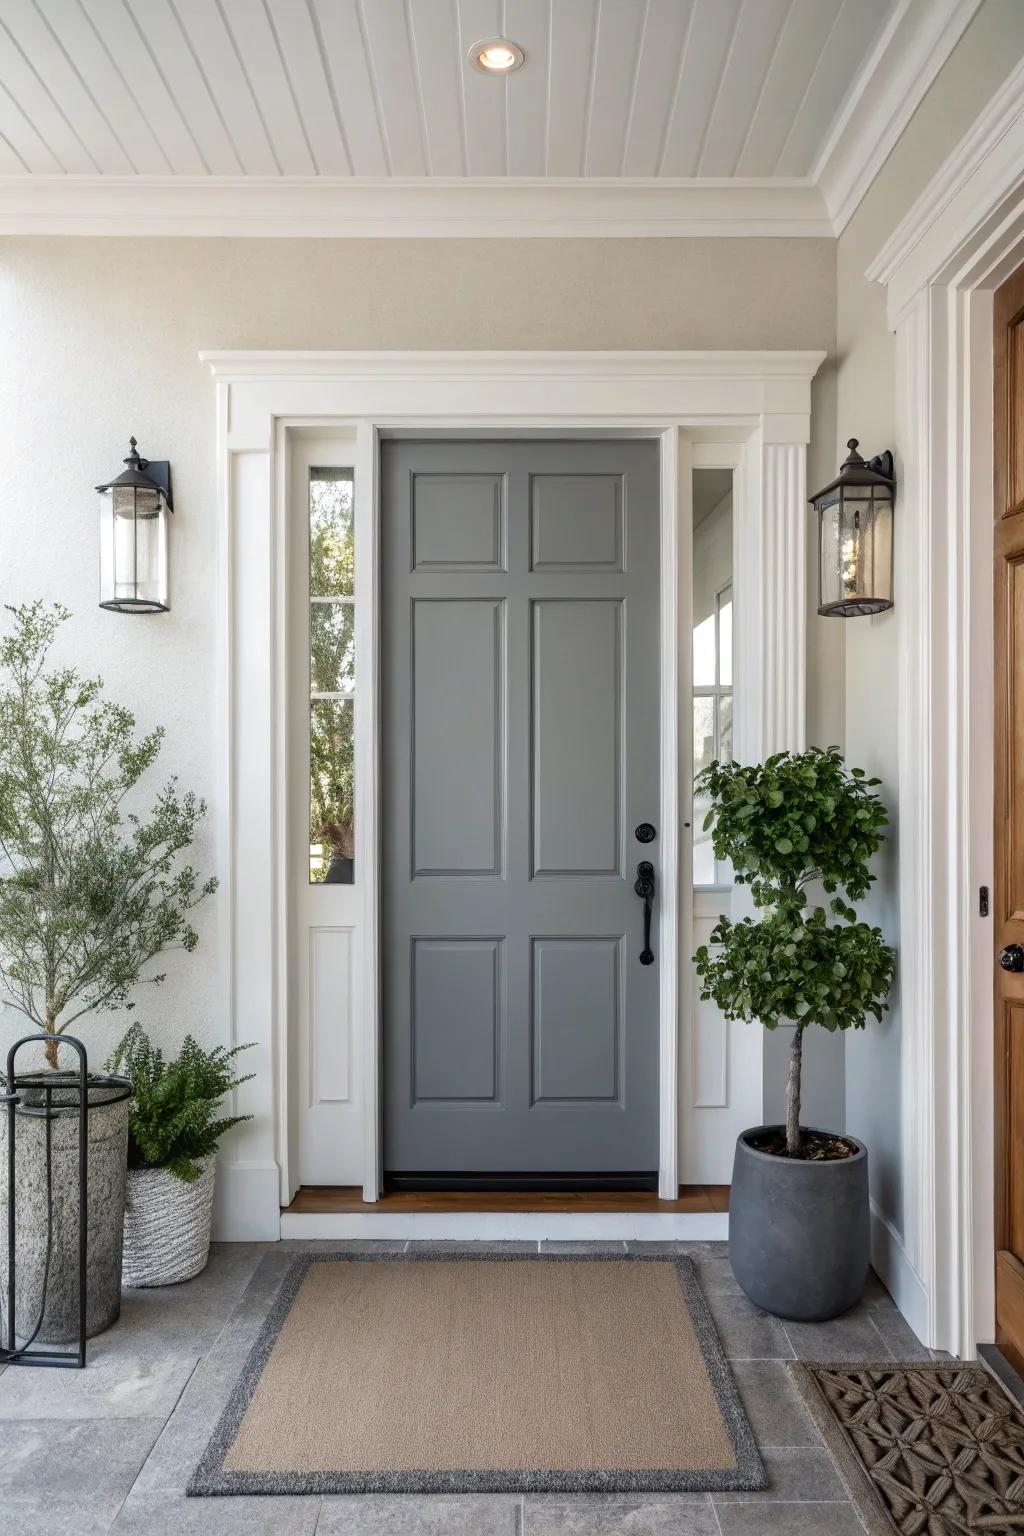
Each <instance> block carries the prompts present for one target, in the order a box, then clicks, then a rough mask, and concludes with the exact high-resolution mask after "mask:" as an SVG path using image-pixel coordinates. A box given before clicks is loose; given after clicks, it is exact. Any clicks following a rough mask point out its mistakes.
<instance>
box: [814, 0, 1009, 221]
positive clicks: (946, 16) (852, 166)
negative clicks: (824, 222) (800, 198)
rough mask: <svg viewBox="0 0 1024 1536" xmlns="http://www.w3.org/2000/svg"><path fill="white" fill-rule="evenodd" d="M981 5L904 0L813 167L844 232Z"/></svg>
mask: <svg viewBox="0 0 1024 1536" xmlns="http://www.w3.org/2000/svg"><path fill="white" fill-rule="evenodd" d="M980 5H981V0H899V4H898V5H897V6H896V8H895V9H894V11H893V13H892V15H891V17H890V18H889V21H888V22H887V24H886V26H885V27H884V28H883V30H882V33H881V35H880V36H879V38H878V40H877V42H876V43H875V46H874V48H873V49H872V50H871V52H870V53H869V54H868V57H867V58H866V59H865V60H864V63H863V65H862V66H861V69H860V71H859V73H858V75H857V78H856V80H855V81H854V83H853V86H852V88H851V89H850V91H849V92H848V93H847V96H846V100H845V102H844V104H843V110H842V112H841V113H840V115H839V117H838V118H837V120H836V122H835V124H834V126H833V128H832V131H831V133H830V134H829V136H828V138H827V139H826V141H825V143H824V145H823V146H822V149H821V153H820V154H819V156H818V159H817V161H816V162H815V164H814V166H813V168H812V170H811V180H812V181H813V182H814V184H815V185H816V186H818V187H820V188H821V191H822V195H823V196H824V199H825V204H826V207H827V208H828V212H829V217H830V219H831V221H832V227H833V231H834V233H835V234H836V236H837V237H838V236H839V235H841V234H842V232H843V230H844V229H845V228H846V226H847V224H848V223H849V222H850V220H851V219H852V217H853V215H854V214H855V213H856V211H857V209H858V207H859V206H860V204H861V202H862V201H863V199H864V197H865V196H866V195H867V192H868V189H869V188H870V186H871V183H872V182H873V181H874V179H875V177H876V176H877V175H878V173H879V171H880V170H881V169H882V166H883V165H884V164H885V162H886V160H887V159H888V158H889V156H890V154H891V153H892V151H893V149H894V148H895V146H896V144H897V142H898V140H899V138H900V136H901V135H902V133H903V132H904V130H905V128H906V127H907V125H908V124H909V122H910V119H911V118H912V117H913V115H914V113H915V112H916V111H917V109H918V107H919V106H920V105H921V102H922V101H923V100H924V98H925V96H926V95H927V93H928V90H929V88H930V86H931V85H932V82H933V81H934V80H935V77H936V75H937V74H938V73H939V70H940V69H941V68H942V66H943V65H944V64H945V62H946V60H947V59H948V58H949V56H950V54H951V53H952V52H953V49H954V48H955V47H956V45H957V43H958V42H959V41H960V39H961V37H962V36H963V34H964V32H965V31H966V30H967V27H968V25H969V23H970V22H971V20H972V18H973V17H974V15H975V13H976V12H977V10H978V9H979V7H980Z"/></svg>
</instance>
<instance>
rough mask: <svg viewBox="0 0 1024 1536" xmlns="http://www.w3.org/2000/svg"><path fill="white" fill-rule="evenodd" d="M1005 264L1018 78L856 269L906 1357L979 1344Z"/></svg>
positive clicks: (1021, 71) (988, 1081)
mask: <svg viewBox="0 0 1024 1536" xmlns="http://www.w3.org/2000/svg"><path fill="white" fill-rule="evenodd" d="M1022 261H1024V65H1019V66H1018V67H1017V68H1016V69H1015V70H1014V72H1013V73H1012V74H1011V75H1010V77H1009V78H1008V79H1007V81H1006V83H1005V84H1004V86H1003V87H1002V89H1001V90H1000V91H999V92H998V93H997V94H996V96H995V97H994V98H993V100H992V101H991V103H990V104H989V106H988V107H987V108H986V109H985V111H984V112H983V113H982V114H981V115H980V116H979V117H978V119H977V120H976V122H975V123H974V124H973V126H972V127H971V128H970V129H969V131H968V132H967V134H966V135H965V136H964V138H963V140H962V141H961V143H960V144H959V145H958V146H957V148H956V149H955V150H954V151H953V153H952V154H951V155H950V156H949V158H948V159H947V160H946V162H945V163H944V164H943V165H942V166H941V167H940V168H939V170H938V171H937V172H936V174H935V176H934V177H933V179H932V181H931V182H929V184H928V186H927V187H926V188H925V189H924V191H923V192H922V193H921V195H920V197H919V198H918V199H917V201H916V202H915V203H914V205H913V206H912V207H911V208H910V210H909V211H908V213H907V215H906V217H905V218H904V219H903V221H902V222H901V223H900V225H899V226H898V227H897V229H896V230H895V232H894V233H893V235H892V236H891V237H890V239H889V240H888V241H887V242H886V244H885V246H884V247H883V249H882V250H881V251H880V252H879V254H878V256H877V257H876V258H875V260H874V261H873V262H872V264H871V266H870V267H869V268H868V271H867V276H868V277H869V278H871V279H873V280H875V281H878V282H881V283H884V284H886V286H887V300H888V315H889V323H890V326H891V327H892V329H893V330H894V331H895V333H896V396H897V412H898V420H897V423H896V440H897V447H898V450H899V453H898V459H897V476H898V501H897V506H896V528H897V540H898V553H897V568H898V570H899V574H900V588H899V591H898V593H897V595H896V609H897V616H898V648H899V657H898V667H899V675H900V710H899V713H900V719H899V754H898V755H899V825H900V849H899V855H900V857H899V862H900V877H899V879H900V930H901V931H900V947H901V977H902V982H901V985H902V1037H901V1041H902V1043H901V1050H902V1056H901V1082H902V1095H901V1100H902V1103H901V1110H902V1127H901V1166H902V1172H903V1199H904V1212H905V1215H904V1224H903V1228H904V1229H903V1231H902V1233H899V1232H896V1231H895V1230H894V1229H893V1227H892V1226H891V1224H890V1223H888V1222H887V1221H886V1220H885V1219H884V1217H882V1216H881V1213H878V1212H876V1213H875V1244H874V1259H875V1265H876V1268H878V1269H879V1270H880V1272H881V1273H882V1276H883V1279H885V1280H886V1282H887V1284H888V1285H889V1288H890V1290H891V1291H892V1293H893V1295H894V1296H895V1298H896V1300H897V1302H898V1303H899V1305H900V1307H901V1309H902V1310H903V1312H904V1313H905V1315H906V1316H907V1318H908V1319H909V1321H910V1322H911V1324H912V1325H913V1327H914V1329H915V1332H917V1333H918V1335H919V1336H920V1337H921V1338H922V1339H923V1340H924V1342H925V1343H926V1344H928V1345H930V1346H931V1347H932V1348H935V1349H944V1350H948V1351H950V1353H952V1354H954V1355H962V1356H965V1357H972V1356H973V1355H974V1354H975V1352H976V1346H977V1344H979V1343H984V1342H989V1341H991V1340H992V1339H993V1338H994V1327H995V1271H994V1260H995V1235H994V1219H993V1218H994V1203H995V1193H994V1189H995V1186H994V1155H993V1154H994V1147H993V1132H992V1121H993V1109H994V1074H993V1008H992V987H993V982H992V967H993V964H994V958H995V957H994V948H993V939H992V933H993V928H992V922H991V919H987V918H982V917H981V916H980V914H979V909H978V891H979V887H980V886H981V885H988V886H990V887H991V885H992V876H993V851H992V821H993V710H992V695H993V640H992V548H993V546H992V527H993V461H992V391H993V375H992V292H993V290H994V289H995V288H997V287H998V286H999V285H1000V283H1001V282H1003V280H1004V279H1005V278H1006V277H1007V276H1008V275H1009V274H1010V272H1012V271H1013V270H1015V268H1016V267H1018V266H1019V265H1020V264H1021V262H1022Z"/></svg>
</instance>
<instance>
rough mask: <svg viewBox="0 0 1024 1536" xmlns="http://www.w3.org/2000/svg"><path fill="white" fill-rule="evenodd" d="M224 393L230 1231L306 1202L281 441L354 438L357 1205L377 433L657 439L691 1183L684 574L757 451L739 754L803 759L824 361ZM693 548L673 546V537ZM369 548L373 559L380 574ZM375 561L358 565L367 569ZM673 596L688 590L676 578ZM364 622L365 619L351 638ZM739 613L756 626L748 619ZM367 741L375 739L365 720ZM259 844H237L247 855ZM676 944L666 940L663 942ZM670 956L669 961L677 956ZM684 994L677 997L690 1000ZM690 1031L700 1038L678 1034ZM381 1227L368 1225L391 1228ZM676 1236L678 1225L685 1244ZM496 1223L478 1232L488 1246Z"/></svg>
mask: <svg viewBox="0 0 1024 1536" xmlns="http://www.w3.org/2000/svg"><path fill="white" fill-rule="evenodd" d="M200 355H201V357H202V358H203V360H204V361H205V362H206V363H207V364H208V365H209V366H210V368H211V370H212V372H213V374H214V376H215V378H216V381H217V385H216V387H217V396H218V408H217V421H218V447H217V453H218V487H219V496H220V521H219V529H220V539H219V544H220V561H219V569H220V583H221V585H220V593H221V616H220V619H221V637H222V644H221V647H220V649H221V697H222V700H223V709H222V710H221V715H220V718H221V721H222V725H221V761H222V765H223V770H222V771H223V775H224V786H223V787H224V798H223V802H222V803H223V804H224V805H225V806H226V807H227V815H226V826H225V827H224V829H223V833H222V836H223V843H222V860H223V868H222V874H223V876H224V884H225V886H226V888H227V890H228V906H227V925H226V926H227V932H226V935H225V940H224V943H225V953H224V956H223V962H224V964H223V975H224V977H225V998H224V1001H225V1008H226V1011H227V1015H228V1018H229V1020H230V1031H231V1038H232V1039H253V1038H254V1037H255V1039H256V1042H257V1049H256V1051H255V1052H254V1053H253V1054H254V1057H255V1061H254V1063H253V1064H254V1067H255V1070H256V1073H257V1076H256V1078H255V1080H254V1081H253V1083H251V1084H246V1085H245V1087H244V1088H243V1089H241V1090H240V1091H239V1095H238V1099H239V1108H240V1110H241V1112H243V1113H246V1112H251V1113H253V1115H254V1119H253V1121H252V1122H251V1123H250V1124H249V1125H247V1126H245V1127H244V1128H242V1130H241V1132H240V1133H239V1135H238V1136H237V1137H235V1138H233V1139H232V1144H231V1147H230V1149H228V1150H227V1151H226V1152H225V1155H224V1157H223V1159H222V1165H223V1176H222V1178H221V1180H220V1191H221V1194H220V1198H219V1203H218V1224H217V1230H218V1232H219V1234H220V1235H221V1236H223V1237H238V1238H250V1237H257V1236H258V1237H269V1236H276V1235H278V1234H279V1232H280V1217H279V1206H280V1205H281V1204H286V1203H287V1201H288V1199H289V1198H290V1196H291V1194H292V1193H293V1191H294V1187H295V1175H294V1169H293V1168H291V1167H290V1162H293V1159H290V1155H289V1134H288V1120H289V1116H288V1108H287V1107H288V1103H289V1080H288V1050H287V1031H286V1020H287V1008H288V986H287V972H286V965H287V953H286V944H285V938H284V935H285V933H286V926H287V925H286V922H285V921H284V914H283V898H282V892H283V889H284V883H283V881H282V870H283V865H282V861H283V860H284V859H285V857H286V848H285V846H284V844H283V840H282V827H283V822H284V818H283V816H282V806H283V803H284V800H283V797H284V795H285V793H286V783H285V777H284V774H283V772H282V766H281V764H282V756H283V754H282V752H281V746H280V722H281V720H282V718H283V716H282V706H283V687H284V669H285V663H286V651H285V630H286V626H285V623H284V618H285V614H284V606H285V604H286V603H287V600H288V594H287V591H286V590H285V583H284V578H283V573H282V569H281V561H280V550H281V548H282V528H283V520H284V517H285V515H286V499H287V498H286V496H285V489H284V488H285V486H286V484H287V471H286V466H285V465H283V464H281V463H280V462H278V461H279V460H280V459H281V458H282V457H286V456H287V445H288V436H289V430H290V428H292V427H295V428H308V427H310V426H316V427H318V428H319V429H320V430H327V429H329V428H331V427H334V426H337V427H339V428H344V429H347V430H350V431H351V430H352V429H353V428H354V429H355V431H356V435H357V449H356V453H357V488H356V518H357V525H356V537H357V550H361V551H362V552H363V555H362V558H363V559H364V564H363V566H362V570H361V573H359V572H357V626H359V625H360V624H361V628H360V629H359V630H358V631H357V642H356V643H357V674H358V677H361V678H362V679H363V682H362V684H360V682H359V681H358V677H357V688H360V687H362V688H363V689H368V690H369V693H368V694H364V695H360V697H361V698H362V699H363V702H362V703H360V702H359V699H357V711H359V714H360V718H361V720H362V721H363V722H364V724H363V726H362V728H361V731H360V744H359V745H358V746H357V771H358V772H360V780H359V783H358V784H357V796H358V800H357V816H358V820H357V833H356V836H357V844H356V859H357V868H358V869H359V870H360V874H359V876H358V877H357V878H358V879H360V880H361V881H362V882H363V891H364V907H363V912H362V916H361V921H360V931H359V933H358V934H357V935H356V943H355V949H356V955H357V957H358V963H359V965H360V977H359V979H358V980H357V982H356V987H357V998H358V1006H357V1010H356V1017H357V1019H358V1026H359V1028H360V1029H361V1031H362V1034H363V1047H364V1048H363V1051H362V1061H363V1063H364V1074H363V1113H364V1138H363V1139H364V1147H365V1159H364V1166H363V1169H362V1183H363V1186H364V1193H365V1198H367V1199H369V1200H372V1199H376V1197H377V1192H378V1189H379V1182H380V1166H381V1165H380V1073H379V1052H380V1020H379V1005H378V999H379V963H380V962H379V888H378V858H377V854H378V850H379V846H380V845H379V812H378V802H379V730H378V729H377V718H376V713H375V711H376V699H377V694H378V688H379V633H378V625H379V604H378V603H377V595H376V594H377V582H378V573H377V549H378V543H379V539H378V528H379V509H378V506H377V496H378V473H377V464H378V457H379V455H378V447H379V439H380V436H381V435H382V434H387V433H397V432H402V431H406V432H407V431H411V430H415V431H422V430H429V431H434V432H437V433H445V432H451V433H456V434H458V433H472V432H475V431H489V432H495V433H498V434H506V433H507V434H512V433H516V432H524V433H525V432H530V433H544V432H553V431H559V432H567V433H575V434H584V433H586V432H599V433H608V434H609V435H613V434H615V433H620V434H623V435H630V434H632V435H636V434H640V435H645V436H651V437H657V438H658V439H659V440H660V443H661V450H662V477H661V546H662V547H661V554H662V569H663V577H662V580H663V589H662V596H663V602H662V644H663V647H664V655H663V658H662V661H663V674H664V676H663V694H662V727H661V747H660V753H661V764H662V806H661V816H662V828H663V837H662V840H661V847H662V855H661V857H662V864H663V875H662V881H661V892H662V899H661V913H660V933H661V946H662V969H661V1028H660V1048H661V1074H662V1076H661V1084H662V1087H661V1095H660V1126H659V1146H660V1155H661V1167H660V1174H659V1177H660V1187H661V1191H662V1194H663V1195H668V1194H670V1193H672V1194H674V1192H675V1190H676V1188H677V1187H678V1182H679V1160H678V1159H679V1091H678V1088H679V1061H680V1050H679V1032H680V1016H679V1000H680V995H681V988H680V971H679V943H680V935H681V934H688V932H689V927H688V926H687V925H689V924H690V922H691V914H690V912H689V897H688V887H687V886H686V885H683V884H681V881H680V870H681V869H682V868H686V867H688V858H689V839H688V836H687V835H686V834H685V828H683V827H682V825H681V823H682V821H684V820H686V819H687V818H685V817H684V816H682V815H681V811H680V804H681V801H680V794H681V791H682V785H683V783H684V782H685V775H682V776H681V775H680V771H679V770H680V748H681V745H682V742H683V741H684V740H685V737H684V736H683V735H682V733H681V731H680V717H679V707H680V699H681V698H682V697H683V696H684V694H685V690H686V687H687V686H688V684H687V679H688V675H689V645H688V636H686V633H685V630H682V632H681V625H680V610H679V584H678V571H679V568H680V560H681V559H682V558H683V556H684V554H685V540H686V539H687V538H688V532H687V531H686V530H687V529H688V519H687V518H686V517H685V516H684V515H682V514H683V513H684V512H685V508H686V507H688V505H689V495H690V476H689V465H690V457H689V455H690V445H691V442H696V443H697V444H702V443H705V442H707V441H708V440H713V439H714V438H715V437H716V436H721V435H723V429H728V430H729V432H731V434H732V435H734V436H735V437H737V438H742V439H743V442H744V447H743V450H742V454H741V464H740V467H739V469H738V471H737V503H736V507H737V516H736V523H737V533H736V548H737V553H738V557H739V562H738V569H737V573H736V582H737V608H738V614H739V622H740V625H741V630H740V638H739V639H738V642H737V648H739V646H740V645H742V646H743V647H744V648H745V653H746V654H748V655H749V656H750V657H753V658H757V666H756V667H752V668H750V669H748V677H747V679H746V680H745V681H744V680H741V679H738V681H737V698H736V741H737V752H738V753H740V754H742V755H743V756H746V757H748V758H752V757H755V756H757V755H760V754H762V753H764V752H766V751H770V750H775V749H777V748H779V747H782V746H794V747H800V746H802V745H803V737H804V727H803V714H804V684H803V679H804V635H805V629H804V626H805V606H806V601H805V592H804V560H803V551H804V547H805V545H804V540H805V530H806V518H807V509H806V506H805V505H804V501H803V497H804V463H805V457H806V444H807V441H808V439H809V435H810V383H811V379H812V378H813V376H814V374H815V372H816V371H817V369H818V367H819V366H820V364H821V362H822V361H823V358H824V353H821V352H654V353H651V352H646V353H645V352H635V353H634V352H616V353H609V352H584V353H564V352H560V353H536V352H513V353H487V352H457V353H437V352H429V353H395V352H381V353H344V352H339V353H321V352H317V353H308V352H291V353H281V352H204V353H202V354H200ZM681 530H682V531H681ZM367 549H369V550H370V552H371V553H370V559H369V561H368V562H366V561H365V555H366V551H367ZM359 558H361V557H360V556H359V555H357V560H358V559H359ZM673 578H674V579H673ZM360 604H362V620H361V621H360V618H359V614H360ZM744 604H746V605H747V607H746V610H745V609H744ZM367 720H369V721H370V726H369V728H367V727H366V725H365V722H366V721H367ZM243 829H244V835H240V834H241V832H242V830H243ZM669 924H671V932H669V928H668V926H667V925H669ZM666 940H668V942H666ZM682 990H683V992H685V989H682ZM684 1022H685V1021H684ZM376 1219H377V1218H374V1220H375V1221H376ZM679 1219H680V1218H672V1220H674V1221H676V1222H678V1220H679ZM482 1225H484V1223H481V1226H482Z"/></svg>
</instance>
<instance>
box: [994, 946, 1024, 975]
mask: <svg viewBox="0 0 1024 1536" xmlns="http://www.w3.org/2000/svg"><path fill="white" fill-rule="evenodd" d="M999 964H1000V966H1001V967H1002V969H1003V970H1004V971H1024V945H1021V944H1007V946H1006V948H1005V949H1001V950H1000V951H999Z"/></svg>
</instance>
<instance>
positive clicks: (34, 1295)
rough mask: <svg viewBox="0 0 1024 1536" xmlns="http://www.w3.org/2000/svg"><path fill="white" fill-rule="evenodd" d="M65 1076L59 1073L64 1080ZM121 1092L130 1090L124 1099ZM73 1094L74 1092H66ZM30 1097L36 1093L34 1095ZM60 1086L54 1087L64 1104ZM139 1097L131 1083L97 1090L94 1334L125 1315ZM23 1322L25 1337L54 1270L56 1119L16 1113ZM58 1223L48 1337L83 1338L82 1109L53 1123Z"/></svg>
mask: <svg viewBox="0 0 1024 1536" xmlns="http://www.w3.org/2000/svg"><path fill="white" fill-rule="evenodd" d="M59 1076H60V1074H57V1073H54V1080H55V1081H57V1080H58V1079H59ZM118 1095H120V1096H118ZM65 1097H66V1096H65ZM25 1098H26V1101H29V1100H30V1099H31V1094H29V1093H26V1095H25ZM60 1098H61V1095H60V1089H59V1088H58V1089H57V1090H56V1092H55V1094H54V1102H55V1104H57V1105H59V1104H60ZM130 1112H131V1103H130V1101H129V1099H128V1098H127V1097H126V1096H125V1094H124V1092H123V1090H122V1089H119V1088H110V1087H104V1086H103V1085H102V1084H96V1085H93V1086H91V1087H90V1089H89V1205H88V1222H89V1226H88V1236H89V1257H88V1270H87V1285H86V1295H87V1301H86V1334H87V1336H88V1337H90V1338H91V1337H92V1336H93V1335H94V1334H97V1333H102V1332H103V1330H104V1329H105V1328H109V1327H110V1325H111V1323H114V1322H116V1321H117V1318H118V1314H119V1313H120V1310H121V1241H122V1233H123V1231H124V1195H125V1180H126V1177H127V1173H128V1119H129V1115H130ZM14 1125H15V1130H14V1134H15V1176H16V1180H17V1183H16V1188H15V1238H14V1247H15V1275H16V1281H17V1284H16V1288H15V1301H16V1308H17V1310H16V1317H15V1326H16V1328H17V1333H18V1337H19V1339H20V1340H22V1341H24V1340H25V1339H27V1338H28V1336H29V1335H30V1334H31V1333H32V1331H33V1329H34V1328H35V1326H36V1322H37V1320H38V1318H39V1310H40V1303H41V1301H42V1296H43V1280H44V1276H45V1274H46V1250H47V1199H46V1125H47V1122H46V1120H45V1119H44V1118H43V1117H41V1116H35V1115H31V1114H25V1113H23V1112H22V1111H21V1110H20V1109H19V1110H18V1111H17V1112H16V1114H15V1121H14ZM50 1136H51V1147H50V1159H51V1187H52V1218H53V1227H52V1235H51V1242H50V1266H49V1276H48V1278H47V1282H46V1307H45V1311H44V1313H43V1320H42V1325H41V1327H40V1329H39V1333H38V1334H37V1336H36V1342H37V1343H39V1344H42V1343H47V1344H66V1343H69V1342H70V1341H72V1340H74V1339H76V1338H77V1337H78V1111H77V1109H70V1110H68V1109H63V1110H61V1109H59V1108H58V1110H57V1112H56V1113H55V1114H54V1115H53V1116H52V1118H51V1120H50ZM7 1159H8V1151H7V1135H6V1126H5V1127H4V1135H3V1136H2V1137H0V1231H2V1232H3V1234H4V1241H3V1242H2V1243H0V1278H2V1281H3V1291H4V1295H5V1297H6V1294H7V1283H8V1275H7V1242H6V1232H7Z"/></svg>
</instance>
